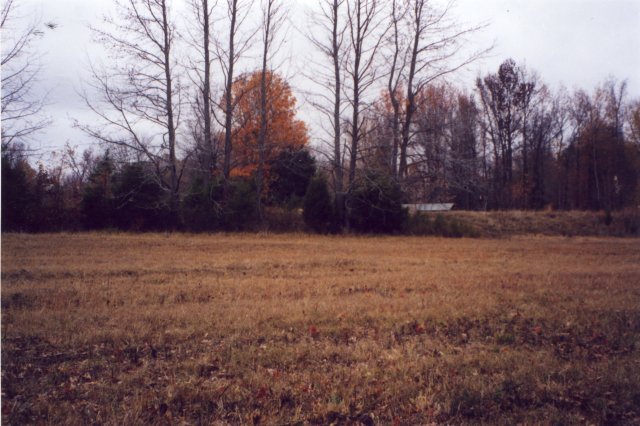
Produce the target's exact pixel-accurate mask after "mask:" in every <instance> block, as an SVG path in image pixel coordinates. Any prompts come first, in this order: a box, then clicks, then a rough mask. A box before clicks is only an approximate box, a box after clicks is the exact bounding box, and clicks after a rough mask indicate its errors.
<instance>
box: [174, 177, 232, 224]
mask: <svg viewBox="0 0 640 426" xmlns="http://www.w3.org/2000/svg"><path fill="white" fill-rule="evenodd" d="M222 194H223V186H222V182H220V181H219V180H209V181H208V182H207V181H206V180H205V179H203V178H196V179H195V180H194V181H193V183H192V184H191V186H190V187H189V190H188V192H187V194H186V196H185V198H184V201H183V203H182V214H183V217H184V226H185V228H186V229H188V230H189V231H195V232H202V231H214V230H216V229H219V228H220V226H221V215H222V211H221V209H222Z"/></svg>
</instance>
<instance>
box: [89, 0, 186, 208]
mask: <svg viewBox="0 0 640 426" xmlns="http://www.w3.org/2000/svg"><path fill="white" fill-rule="evenodd" d="M118 12H119V17H118V18H119V19H118V20H114V19H111V18H107V19H106V24H107V25H108V26H109V27H110V30H102V29H95V28H94V29H93V31H94V33H95V35H96V37H97V39H98V40H99V41H100V42H101V43H102V44H103V45H104V46H105V47H106V48H107V49H108V50H109V52H110V54H111V55H112V61H110V64H109V65H108V66H102V67H93V68H92V80H91V82H90V83H89V84H90V86H91V87H92V88H93V89H94V90H95V91H96V92H97V93H99V94H100V99H99V101H95V100H94V99H93V98H91V97H90V96H89V95H87V94H86V93H85V94H84V98H85V102H86V104H87V106H88V107H89V108H90V109H91V110H92V111H93V112H94V113H95V114H96V115H97V116H98V117H99V118H100V119H101V121H102V125H101V126H99V127H98V126H93V125H86V124H78V127H79V128H80V129H82V130H84V131H85V132H86V133H87V134H89V135H90V136H93V137H95V138H96V139H98V140H100V141H102V142H105V143H108V144H111V145H116V146H120V147H125V148H126V149H128V150H131V151H133V152H135V153H137V154H139V155H142V156H143V157H144V158H146V160H147V161H149V162H150V164H152V165H153V168H154V170H155V174H156V177H157V179H158V182H159V183H160V185H161V186H162V187H163V188H164V189H165V190H166V191H167V192H168V194H169V209H170V211H171V213H172V215H174V218H177V214H178V208H179V201H180V199H179V197H180V194H179V188H180V181H181V177H182V171H183V167H182V166H180V165H179V162H178V159H177V143H176V131H177V128H178V125H179V122H180V101H179V91H180V87H179V84H178V83H176V78H177V71H176V68H177V61H176V58H175V53H174V50H173V48H174V41H175V30H174V26H173V23H172V21H171V18H170V14H169V13H170V12H169V8H168V5H167V1H166V0H126V1H121V2H118Z"/></svg>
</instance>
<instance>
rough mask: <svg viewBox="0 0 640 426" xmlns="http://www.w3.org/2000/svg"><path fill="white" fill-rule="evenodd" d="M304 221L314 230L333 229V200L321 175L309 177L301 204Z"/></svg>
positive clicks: (329, 230) (321, 231) (328, 230)
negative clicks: (302, 203)
mask: <svg viewBox="0 0 640 426" xmlns="http://www.w3.org/2000/svg"><path fill="white" fill-rule="evenodd" d="M303 218H304V223H305V225H307V227H309V228H310V229H312V230H313V231H314V232H319V233H328V232H332V231H333V230H334V229H335V214H334V209H333V202H332V201H331V195H330V194H329V187H328V185H327V181H326V179H325V178H324V177H323V176H316V177H314V178H313V179H311V182H310V183H309V187H308V188H307V193H306V194H305V196H304V206H303Z"/></svg>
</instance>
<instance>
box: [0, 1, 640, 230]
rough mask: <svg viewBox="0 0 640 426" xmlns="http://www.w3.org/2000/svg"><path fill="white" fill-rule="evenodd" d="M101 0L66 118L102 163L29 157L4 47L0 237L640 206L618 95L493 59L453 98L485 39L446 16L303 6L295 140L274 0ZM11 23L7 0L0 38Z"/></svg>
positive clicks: (367, 5)
mask: <svg viewBox="0 0 640 426" xmlns="http://www.w3.org/2000/svg"><path fill="white" fill-rule="evenodd" d="M117 3H118V7H117V8H116V9H115V10H116V12H115V15H114V16H109V17H106V18H105V20H104V23H103V25H101V26H100V27H98V28H94V29H93V31H94V35H95V39H96V40H97V41H98V42H99V43H100V44H102V46H103V47H104V48H106V49H107V50H108V51H109V52H110V55H111V56H110V60H109V61H108V62H106V63H103V64H93V65H92V66H91V70H90V71H91V77H90V78H89V79H88V80H87V81H86V82H85V84H86V86H85V91H84V100H85V102H86V106H87V108H88V109H89V110H90V111H92V112H93V113H94V116H95V120H92V121H90V122H85V123H83V122H76V127H77V128H79V129H80V130H82V131H83V132H84V133H85V134H86V135H87V137H88V138H90V139H91V140H92V141H96V142H97V144H98V143H99V145H96V146H100V151H97V150H88V151H86V152H84V153H78V152H76V151H75V150H74V149H72V148H70V147H67V149H66V150H65V151H64V152H63V153H62V156H58V158H57V160H55V161H51V162H50V163H49V164H47V165H44V164H34V162H33V160H31V161H28V158H29V156H30V154H32V151H31V150H30V149H29V142H30V140H29V138H30V139H31V140H33V139H34V138H36V137H37V134H38V131H39V130H40V129H42V128H43V126H45V125H46V120H43V119H41V118H40V117H41V114H40V112H41V109H42V105H43V100H42V99H35V98H37V97H36V96H33V94H32V93H31V87H32V84H33V81H34V80H35V79H36V78H37V76H38V66H37V61H36V60H35V59H36V58H34V57H33V54H32V51H31V46H32V45H33V43H35V42H36V41H37V38H38V37H40V36H41V35H42V31H40V30H38V26H37V24H36V23H34V24H33V25H31V26H28V27H27V31H26V32H24V33H22V34H19V33H15V34H18V35H17V36H13V37H5V38H7V40H6V41H7V43H5V44H4V48H3V51H2V65H3V79H2V91H3V97H2V119H3V132H2V166H3V168H2V201H3V203H2V213H3V215H2V225H3V229H4V230H25V231H44V230H56V229H105V228H106V229H108V228H114V229H127V230H163V229H186V230H193V231H207V230H250V229H270V228H272V227H273V226H274V219H273V217H274V213H275V212H279V213H277V214H276V216H277V217H278V219H277V220H276V221H278V222H279V225H278V226H277V227H279V228H280V227H284V228H287V226H290V227H291V228H292V229H294V228H296V226H297V222H296V220H297V219H299V218H300V217H304V219H305V220H306V221H307V226H308V228H310V229H314V230H316V231H321V232H339V231H342V230H348V231H351V230H354V231H362V232H398V231H400V230H402V229H406V226H407V223H408V221H407V213H406V212H405V211H404V210H403V209H402V207H401V206H402V204H404V203H450V202H452V203H454V204H455V205H456V208H459V209H469V210H498V209H526V210H535V209H566V210H570V209H583V210H603V211H606V212H608V213H610V212H611V211H614V210H619V209H623V208H627V207H632V208H634V209H635V208H636V207H637V206H638V205H639V204H640V195H639V194H640V185H638V180H639V176H640V172H639V170H640V142H639V141H640V137H639V134H640V131H639V130H638V129H639V128H640V100H634V101H629V100H627V98H626V93H625V89H626V85H625V83H624V82H623V83H618V82H616V81H614V80H608V81H606V82H605V83H603V84H602V85H601V86H600V87H598V88H597V89H596V90H595V91H594V92H593V93H587V92H585V91H582V90H578V91H575V92H574V93H572V94H570V93H569V92H568V91H567V90H565V89H560V90H556V91H553V90H551V89H550V88H549V87H548V86H547V85H546V84H545V83H544V82H543V81H542V79H541V78H540V77H539V76H538V75H537V74H536V73H535V72H533V71H531V70H528V69H526V68H525V67H523V66H519V65H518V64H516V63H515V62H514V61H513V60H510V59H509V60H506V61H504V62H503V63H502V64H501V65H500V66H499V68H498V69H497V70H496V71H495V72H492V73H488V74H487V75H484V76H479V77H478V78H477V79H476V81H475V84H474V85H473V89H469V88H467V89H461V88H459V87H456V86H455V85H454V84H452V83H451V79H450V76H451V75H453V74H454V73H456V72H457V71H458V70H460V69H463V68H465V67H467V66H469V65H470V64H472V63H473V62H474V61H476V60H478V59H480V58H482V57H483V56H484V55H485V54H486V53H487V52H488V50H489V49H483V48H480V49H479V50H473V49H469V47H471V40H472V36H473V35H474V34H475V33H477V32H478V31H482V30H483V28H484V27H483V26H481V25H480V26H471V27H464V26H461V25H459V24H457V23H456V19H455V18H454V17H453V16H451V14H452V10H453V9H452V8H451V5H450V4H449V5H445V6H443V7H440V6H438V5H436V4H433V3H431V2H428V1H426V0H411V1H409V0H393V1H380V0H322V1H320V2H319V3H318V4H317V5H316V6H317V7H316V8H312V9H309V11H310V12H311V13H310V17H309V20H308V22H307V24H308V34H306V37H307V39H308V42H309V46H310V47H313V48H314V50H315V52H314V53H315V54H314V55H313V59H312V60H311V61H310V62H309V63H308V64H306V66H305V67H304V69H305V72H306V74H307V75H305V77H306V82H307V83H308V84H309V89H308V90H307V91H306V93H305V95H306V99H305V100H306V101H307V102H308V104H309V105H310V106H312V107H314V108H315V110H316V112H317V114H316V115H317V116H316V118H319V119H320V120H321V121H322V122H321V123H316V124H319V126H318V129H319V130H318V131H319V132H320V133H321V134H318V135H314V136H315V140H314V144H313V146H311V145H310V143H309V141H310V136H309V134H308V125H307V123H305V122H303V121H302V120H300V119H298V118H297V117H296V112H297V111H296V103H297V100H296V98H295V96H294V94H293V89H292V87H291V85H290V82H289V80H288V79H287V77H285V76H284V74H282V73H281V72H280V71H281V70H280V69H279V68H281V67H282V61H281V57H280V56H282V55H280V53H283V54H284V55H285V56H286V52H280V49H282V48H283V46H284V45H285V44H286V43H287V41H288V38H287V37H290V35H289V33H288V30H287V26H288V25H289V20H288V19H287V13H288V10H287V8H286V3H284V2H283V1H281V0H255V1H254V0H228V1H226V2H214V1H210V0H192V1H191V2H190V4H189V7H188V8H187V10H186V11H185V13H187V14H189V16H190V17H191V18H193V20H192V21H193V25H192V26H190V27H189V28H182V27H181V25H183V23H181V21H180V20H179V19H177V17H176V14H175V11H174V10H173V9H172V5H173V3H172V2H171V1H170V0H118V1H117ZM255 6H260V7H259V8H256V7H255ZM13 16H17V15H16V13H15V5H14V2H11V1H9V2H6V5H5V6H4V7H3V9H2V20H1V24H2V29H3V34H5V33H7V30H9V29H11V22H12V17H13ZM254 18H261V19H254ZM50 28H52V30H55V26H51V27H50ZM7 34H9V33H7ZM12 34H13V33H12ZM279 55H280V56H279ZM257 58H259V61H258V59H257ZM34 99H35V100H34ZM322 132H324V133H322ZM314 176H315V178H313V179H312V177H314ZM310 182H311V184H309V183H310ZM305 194H306V195H305ZM304 206H306V207H307V208H306V209H304V210H305V213H304V215H302V216H301V215H300V214H298V213H297V209H300V208H302V207H304ZM312 209H313V210H315V211H313V212H312V211H310V210H312ZM282 212H286V214H284V215H283V214H280V213H282ZM287 224H288V225H287Z"/></svg>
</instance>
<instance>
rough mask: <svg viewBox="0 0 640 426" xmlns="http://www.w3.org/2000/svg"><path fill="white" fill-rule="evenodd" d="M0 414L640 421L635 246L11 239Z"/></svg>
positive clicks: (7, 239)
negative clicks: (0, 410) (0, 411)
mask: <svg viewBox="0 0 640 426" xmlns="http://www.w3.org/2000/svg"><path fill="white" fill-rule="evenodd" d="M2 423H3V424H11V425H21V424H94V423H100V424H122V425H135V424H159V425H162V424H172V425H173V424H175V425H178V424H258V423H260V424H282V425H283V424H331V423H333V424H364V425H372V424H392V425H404V424H433V423H435V424H442V423H449V424H479V423H485V424H509V425H513V424H517V423H524V424H587V423H591V424H640V240H638V239H608V238H584V237H579V238H563V237H514V238H505V239H492V240H479V239H440V238H419V237H315V236H304V235H276V236H274V235H210V236H202V235H198V236H196V235H180V234H167V235H164V234H145V235H126V234H54V235H19V234H5V235H3V237H2Z"/></svg>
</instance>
